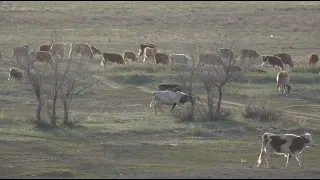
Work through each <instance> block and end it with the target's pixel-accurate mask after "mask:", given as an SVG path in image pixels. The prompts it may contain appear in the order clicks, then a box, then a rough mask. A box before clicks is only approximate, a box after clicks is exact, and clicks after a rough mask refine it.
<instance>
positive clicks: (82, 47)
mask: <svg viewBox="0 0 320 180" xmlns="http://www.w3.org/2000/svg"><path fill="white" fill-rule="evenodd" d="M70 46H71V48H70V52H69V59H70V58H71V57H73V56H74V55H76V54H78V53H79V54H81V56H84V55H85V56H88V57H89V59H90V60H93V52H92V50H91V48H90V46H89V45H88V44H85V43H80V44H77V43H71V45H70Z"/></svg>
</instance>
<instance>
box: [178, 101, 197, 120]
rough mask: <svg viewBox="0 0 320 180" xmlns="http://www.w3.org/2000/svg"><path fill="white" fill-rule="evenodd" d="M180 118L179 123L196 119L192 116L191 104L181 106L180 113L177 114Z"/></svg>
mask: <svg viewBox="0 0 320 180" xmlns="http://www.w3.org/2000/svg"><path fill="white" fill-rule="evenodd" d="M176 116H177V118H178V121H177V122H179V123H181V122H190V121H194V117H193V116H192V113H191V106H187V105H185V106H182V107H181V108H180V113H179V114H178V115H176Z"/></svg>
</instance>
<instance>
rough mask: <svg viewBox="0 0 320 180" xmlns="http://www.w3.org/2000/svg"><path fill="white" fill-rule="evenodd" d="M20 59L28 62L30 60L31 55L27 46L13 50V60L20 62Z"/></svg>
mask: <svg viewBox="0 0 320 180" xmlns="http://www.w3.org/2000/svg"><path fill="white" fill-rule="evenodd" d="M19 58H23V59H25V60H27V61H29V60H30V54H29V52H28V49H27V48H26V47H25V46H20V47H14V48H13V53H12V60H18V59H19Z"/></svg>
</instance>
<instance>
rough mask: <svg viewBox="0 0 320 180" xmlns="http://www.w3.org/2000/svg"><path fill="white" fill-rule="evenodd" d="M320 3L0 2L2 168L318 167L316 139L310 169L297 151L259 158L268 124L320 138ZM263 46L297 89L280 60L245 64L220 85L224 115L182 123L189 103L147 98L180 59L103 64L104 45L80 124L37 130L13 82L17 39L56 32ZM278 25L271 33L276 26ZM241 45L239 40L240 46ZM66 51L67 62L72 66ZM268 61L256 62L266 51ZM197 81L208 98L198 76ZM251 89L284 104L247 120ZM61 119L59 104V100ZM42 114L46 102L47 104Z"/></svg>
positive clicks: (70, 173)
mask: <svg viewBox="0 0 320 180" xmlns="http://www.w3.org/2000/svg"><path fill="white" fill-rule="evenodd" d="M319 24H320V2H317V1H309V2H298V1H295V2H269V1H266V2H263V1H257V2H241V1H234V2H214V1H212V2H210V1H207V2H181V1H175V2H156V1H154V2H142V1H141V2H139V1H137V2H122V1H121V2H107V1H106V2H98V1H96V2H68V1H64V2H49V1H48V2H46V1H39V2H37V1H34V2H27V1H21V2H13V4H12V6H9V5H8V4H7V1H0V30H1V34H0V52H1V54H2V59H1V60H0V64H1V66H0V89H1V91H0V108H1V109H0V121H1V123H0V135H1V137H0V142H1V143H0V153H1V154H2V155H1V156H0V177H1V178H286V179H292V178H319V177H320V164H319V163H318V154H319V153H320V149H319V147H318V146H315V147H313V148H308V149H305V150H304V153H303V155H302V156H303V162H304V165H305V168H304V169H300V168H298V162H297V161H296V160H295V159H294V158H292V160H291V162H290V165H289V168H287V169H286V168H285V158H284V157H281V158H273V159H272V160H273V164H274V165H275V166H276V168H275V169H268V168H267V167H266V163H265V162H263V164H262V167H260V168H256V160H257V158H258V155H259V153H260V148H261V137H260V135H262V134H263V133H264V132H266V131H268V132H274V133H287V132H288V133H302V132H303V131H305V130H308V131H309V132H311V133H312V135H313V139H314V141H315V143H316V144H318V142H319V141H320V131H319V129H320V122H319V120H320V111H319V110H320V105H319V103H320V95H319V92H320V86H319V82H320V77H319V76H320V75H319V71H320V68H319V67H314V68H310V67H307V57H308V56H309V54H311V53H313V52H314V53H318V54H319V53H320V48H319V44H320V30H319V28H318V26H319ZM226 33H230V34H232V35H234V36H236V37H237V41H238V43H239V44H240V46H241V48H248V49H255V50H256V51H257V52H258V53H259V54H268V55H272V54H274V53H278V52H286V53H289V54H290V55H291V56H292V59H293V61H294V65H295V67H294V69H293V71H292V74H291V76H292V77H291V83H292V86H293V89H292V93H290V94H283V95H282V94H276V80H275V78H276V74H277V71H275V70H272V69H266V70H267V71H268V73H267V74H258V73H248V74H246V75H244V76H243V77H241V78H240V79H238V80H237V81H236V82H232V83H230V84H229V85H227V86H226V87H225V88H224V96H223V100H224V101H223V103H222V105H223V107H224V108H229V109H231V110H232V116H231V117H230V118H229V119H228V120H221V121H216V122H202V121H200V120H196V121H194V122H178V118H177V116H178V115H179V113H180V111H182V110H184V109H183V108H176V109H175V110H174V111H173V113H171V114H170V113H169V108H164V110H165V112H166V113H165V114H161V113H160V114H158V115H155V114H154V109H153V108H150V107H149V104H150V102H151V93H150V92H152V91H153V90H156V89H157V86H158V84H160V83H164V82H173V79H177V77H178V74H177V72H176V71H172V67H171V66H169V67H166V66H163V65H150V64H149V65H146V64H142V62H138V63H134V64H126V65H123V66H117V65H115V64H111V65H107V67H106V69H102V68H101V67H100V60H101V58H102V57H101V56H99V55H97V56H96V57H95V59H94V60H93V61H92V62H88V64H87V65H86V66H87V68H86V71H84V72H83V73H82V77H95V78H97V79H99V80H100V82H99V83H97V84H95V85H94V86H93V87H91V88H90V89H88V90H87V91H85V92H83V93H81V94H80V95H78V96H77V97H76V98H75V99H74V101H73V104H72V105H71V117H72V119H74V120H77V121H79V123H78V124H77V125H76V126H75V127H74V128H65V127H63V126H61V127H59V128H54V129H49V130H38V129H36V128H34V126H33V124H32V123H31V122H30V120H31V119H33V118H34V116H35V109H36V106H37V104H36V98H35V95H34V93H33V91H32V88H31V86H30V85H29V84H28V83H27V81H26V80H24V81H22V82H20V83H18V82H10V81H8V69H9V68H10V67H11V66H9V64H10V59H11V56H12V48H13V47H15V46H21V45H22V44H28V45H29V47H30V48H31V49H34V50H36V49H38V48H39V46H40V45H41V44H46V43H50V42H51V40H52V39H55V41H57V42H59V43H63V44H65V46H66V47H67V48H66V49H65V57H67V53H68V52H69V48H70V47H69V46H70V43H71V42H78V43H80V42H81V43H82V42H85V43H88V44H94V45H95V46H96V47H98V48H99V49H100V50H101V51H102V52H115V53H121V54H122V52H123V51H124V50H132V51H134V52H136V53H137V52H138V48H139V45H140V44H141V43H153V44H155V45H156V46H157V48H158V49H159V50H160V51H161V52H164V53H167V54H168V53H170V52H175V53H186V54H189V53H190V52H189V51H187V50H186V47H198V48H199V49H200V50H201V51H206V50H215V49H216V48H220V47H225V46H226V42H225V41H223V40H224V38H225V37H224V35H225V34H226ZM271 35H273V38H271V37H270V36H271ZM236 52H237V51H236ZM66 60H67V59H65V61H64V60H61V62H60V64H61V65H65V64H66ZM258 64H260V61H259V62H258ZM194 92H195V93H196V94H197V95H199V96H201V97H205V91H204V89H203V87H202V85H201V84H200V83H199V82H195V85H194ZM249 100H252V101H257V102H258V103H260V104H268V105H269V106H270V107H273V108H279V109H281V111H282V112H283V115H282V116H281V119H279V120H277V121H275V122H257V121H256V120H252V119H244V118H243V117H242V115H241V111H242V110H243V105H244V104H245V103H247V102H248V101H249ZM57 108H58V116H59V119H58V121H59V123H61V122H62V118H63V108H62V104H61V103H60V101H59V102H58V105H57ZM42 116H43V117H46V112H43V115H42Z"/></svg>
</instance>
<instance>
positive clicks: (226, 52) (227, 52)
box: [218, 48, 234, 59]
mask: <svg viewBox="0 0 320 180" xmlns="http://www.w3.org/2000/svg"><path fill="white" fill-rule="evenodd" d="M218 54H219V56H220V57H222V58H227V59H232V58H234V53H233V50H231V49H229V48H219V49H218Z"/></svg>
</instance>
